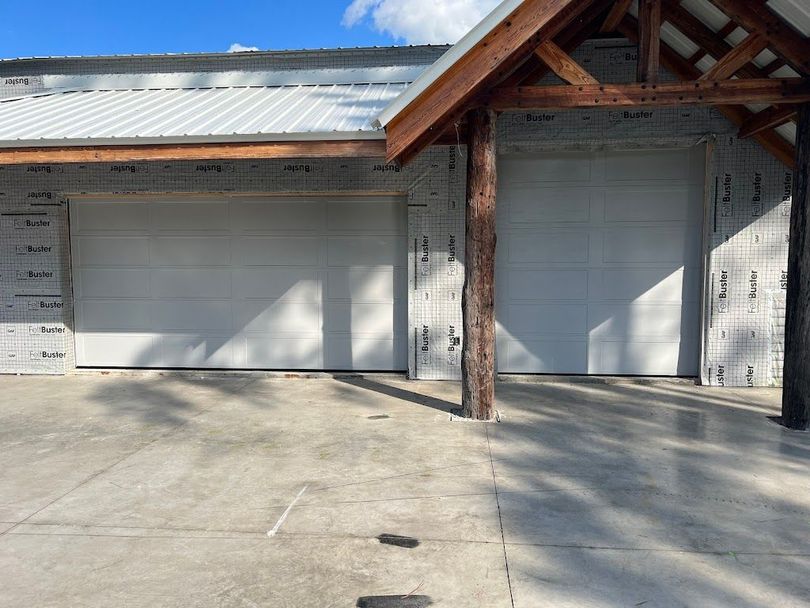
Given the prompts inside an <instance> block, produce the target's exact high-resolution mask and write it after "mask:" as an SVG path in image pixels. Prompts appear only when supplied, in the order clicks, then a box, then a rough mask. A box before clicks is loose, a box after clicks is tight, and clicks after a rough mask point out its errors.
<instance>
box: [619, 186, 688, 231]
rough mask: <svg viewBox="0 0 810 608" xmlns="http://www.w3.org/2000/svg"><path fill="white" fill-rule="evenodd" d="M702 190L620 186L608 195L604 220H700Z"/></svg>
mask: <svg viewBox="0 0 810 608" xmlns="http://www.w3.org/2000/svg"><path fill="white" fill-rule="evenodd" d="M695 200H700V192H698V193H697V196H696V193H695V191H694V188H690V187H684V188H677V189H672V190H662V189H657V190H654V189H647V188H645V189H641V190H639V189H628V188H619V189H615V190H610V191H608V192H607V193H606V194H605V222H607V223H612V222H688V223H691V224H697V223H699V222H700V213H701V207H700V206H699V205H695V204H692V202H693V201H695Z"/></svg>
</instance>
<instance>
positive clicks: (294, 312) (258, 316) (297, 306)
mask: <svg viewBox="0 0 810 608" xmlns="http://www.w3.org/2000/svg"><path fill="white" fill-rule="evenodd" d="M236 322H237V324H238V326H239V327H241V328H242V329H243V331H248V332H262V333H295V332H313V333H318V332H320V331H321V304H320V302H317V301H315V302H288V301H280V300H250V301H247V302H237V303H236Z"/></svg>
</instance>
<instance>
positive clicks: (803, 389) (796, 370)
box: [782, 104, 810, 430]
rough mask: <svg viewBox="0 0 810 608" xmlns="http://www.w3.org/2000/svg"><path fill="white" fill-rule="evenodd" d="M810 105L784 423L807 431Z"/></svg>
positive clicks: (800, 140) (804, 123)
mask: <svg viewBox="0 0 810 608" xmlns="http://www.w3.org/2000/svg"><path fill="white" fill-rule="evenodd" d="M809 212H810V104H804V105H803V106H802V107H801V110H800V112H799V126H798V134H797V141H796V173H795V175H794V190H793V203H792V208H791V213H790V254H789V259H788V277H787V313H786V316H785V373H784V390H783V393H782V424H784V425H785V426H786V427H788V428H791V429H799V430H804V429H806V428H807V426H808V422H810V213H809Z"/></svg>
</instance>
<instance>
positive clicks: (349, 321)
mask: <svg viewBox="0 0 810 608" xmlns="http://www.w3.org/2000/svg"><path fill="white" fill-rule="evenodd" d="M397 308H398V307H395V306H391V304H389V303H386V302H366V303H363V302H328V303H327V306H326V315H325V319H324V321H325V325H324V329H325V330H326V331H328V332H346V333H377V334H384V335H391V334H393V333H394V332H395V331H396V329H397V319H398V318H401V317H400V315H401V314H402V311H401V310H397Z"/></svg>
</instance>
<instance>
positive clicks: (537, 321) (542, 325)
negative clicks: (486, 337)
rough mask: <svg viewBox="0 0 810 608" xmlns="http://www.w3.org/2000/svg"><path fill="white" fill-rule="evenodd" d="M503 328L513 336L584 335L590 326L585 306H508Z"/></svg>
mask: <svg viewBox="0 0 810 608" xmlns="http://www.w3.org/2000/svg"><path fill="white" fill-rule="evenodd" d="M504 312H505V313H506V314H505V315H504V316H503V317H502V319H505V320H503V322H502V328H503V329H504V330H505V331H506V332H508V333H509V334H510V335H511V334H520V335H530V334H538V333H540V334H582V333H584V332H585V331H587V327H588V308H587V306H585V305H584V304H577V303H574V302H561V303H559V304H509V305H507V306H506V307H505V310H504Z"/></svg>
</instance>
